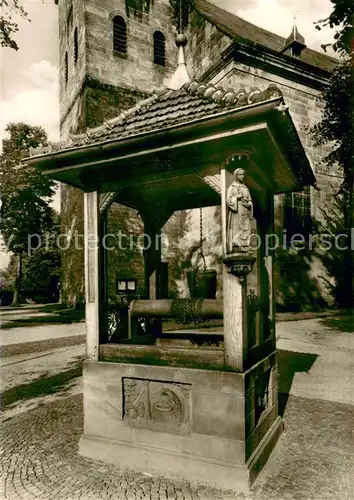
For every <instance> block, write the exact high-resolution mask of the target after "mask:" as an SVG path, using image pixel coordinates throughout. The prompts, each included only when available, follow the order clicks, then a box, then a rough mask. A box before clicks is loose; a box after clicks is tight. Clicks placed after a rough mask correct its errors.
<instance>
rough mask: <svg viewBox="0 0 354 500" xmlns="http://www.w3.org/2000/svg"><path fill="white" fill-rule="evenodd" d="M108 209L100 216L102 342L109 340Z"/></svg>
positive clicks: (100, 333)
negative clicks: (106, 238)
mask: <svg viewBox="0 0 354 500" xmlns="http://www.w3.org/2000/svg"><path fill="white" fill-rule="evenodd" d="M107 224H108V221H107V211H105V212H104V213H102V212H101V216H100V227H99V232H100V256H99V258H100V270H99V271H100V275H99V276H100V282H99V304H100V317H99V320H100V332H99V341H100V344H104V343H105V342H107V340H108V255H107V253H108V252H107V247H106V241H105V235H106V234H107Z"/></svg>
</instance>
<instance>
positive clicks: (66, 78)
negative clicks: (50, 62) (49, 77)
mask: <svg viewBox="0 0 354 500" xmlns="http://www.w3.org/2000/svg"><path fill="white" fill-rule="evenodd" d="M64 64H65V68H64V71H65V83H68V80H69V59H68V53H67V52H65V61H64Z"/></svg>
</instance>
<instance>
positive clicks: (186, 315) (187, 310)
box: [170, 299, 205, 325]
mask: <svg viewBox="0 0 354 500" xmlns="http://www.w3.org/2000/svg"><path fill="white" fill-rule="evenodd" d="M203 302H204V299H173V300H172V303H171V309H170V315H171V316H172V317H174V318H175V320H176V323H178V324H183V325H188V324H190V323H194V324H195V325H198V324H199V323H203V322H204V321H205V320H204V318H203V316H202V314H201V313H202V309H203Z"/></svg>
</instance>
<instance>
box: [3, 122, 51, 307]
mask: <svg viewBox="0 0 354 500" xmlns="http://www.w3.org/2000/svg"><path fill="white" fill-rule="evenodd" d="M5 130H6V132H8V134H9V138H8V139H3V141H2V144H3V151H2V154H1V156H0V185H1V209H0V215H1V231H2V235H3V237H4V240H5V243H6V245H7V248H8V250H9V251H12V252H13V253H14V254H15V255H16V256H18V275H17V278H18V279H17V288H16V292H17V294H15V299H14V300H15V302H17V295H18V294H19V291H20V284H21V277H22V259H23V255H24V253H26V252H27V253H28V252H29V242H30V239H29V235H33V234H37V235H38V236H41V235H43V234H45V233H46V232H47V231H49V230H51V228H52V225H53V216H54V211H53V209H52V207H51V206H50V202H51V200H52V197H53V195H54V182H53V181H52V180H51V179H48V178H47V177H44V176H42V175H41V173H40V172H39V170H37V169H35V168H34V167H31V166H28V165H26V164H25V163H21V162H22V160H23V159H24V158H25V157H26V156H28V155H29V150H30V148H32V147H33V148H35V147H38V146H45V145H47V142H48V140H47V134H46V132H45V130H44V129H43V128H41V127H33V126H31V125H27V124H25V123H10V124H9V125H7V127H6V129H5Z"/></svg>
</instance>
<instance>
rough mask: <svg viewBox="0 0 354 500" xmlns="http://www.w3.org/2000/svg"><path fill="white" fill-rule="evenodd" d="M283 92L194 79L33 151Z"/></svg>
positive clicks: (129, 132)
mask: <svg viewBox="0 0 354 500" xmlns="http://www.w3.org/2000/svg"><path fill="white" fill-rule="evenodd" d="M281 96H282V92H281V90H280V89H279V88H278V87H277V86H276V85H270V86H269V87H268V88H267V89H266V90H264V91H261V90H260V89H258V88H253V89H251V90H250V92H248V93H247V92H246V91H245V89H244V88H240V89H239V90H238V91H234V90H233V89H230V90H226V91H225V90H223V89H222V88H220V87H214V86H213V85H205V84H200V83H198V82H196V81H193V82H190V83H187V84H186V85H184V86H183V87H182V88H181V89H180V90H164V91H161V92H159V93H155V94H154V95H153V96H152V97H149V98H148V99H145V100H144V101H141V102H140V103H138V104H137V105H136V106H134V107H133V108H131V109H130V110H128V111H124V112H122V113H121V114H120V115H119V116H117V117H116V118H112V119H110V120H107V121H105V122H104V123H103V124H102V125H100V126H99V127H95V128H91V129H90V128H89V129H87V130H86V132H85V133H83V134H79V135H70V139H69V141H67V142H65V143H58V144H56V145H52V147H51V148H50V147H49V148H42V149H41V150H39V149H36V150H33V151H32V154H35V155H37V154H45V153H49V152H53V151H59V150H63V149H68V148H75V147H79V146H84V145H85V144H97V143H102V142H105V141H111V140H119V139H123V138H126V137H129V136H133V135H136V134H139V133H143V132H149V131H153V130H165V129H166V128H168V127H171V126H174V125H179V124H182V123H184V122H188V121H191V120H196V119H200V118H206V117H208V116H211V115H213V114H215V113H217V112H220V111H222V110H223V109H234V108H235V109H236V108H240V107H243V106H249V105H251V104H255V103H257V102H262V101H267V100H269V99H272V98H276V97H281Z"/></svg>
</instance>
